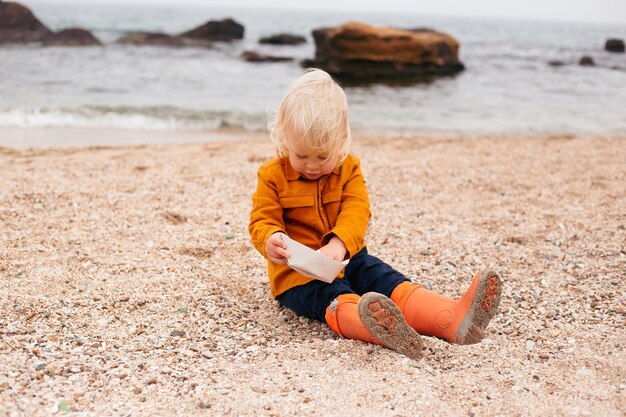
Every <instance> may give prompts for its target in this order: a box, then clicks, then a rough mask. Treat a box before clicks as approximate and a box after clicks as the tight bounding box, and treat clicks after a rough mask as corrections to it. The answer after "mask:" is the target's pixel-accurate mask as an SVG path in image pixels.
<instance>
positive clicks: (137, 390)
mask: <svg viewBox="0 0 626 417" xmlns="http://www.w3.org/2000/svg"><path fill="white" fill-rule="evenodd" d="M142 391H143V390H142V389H141V388H140V387H135V388H134V389H133V394H135V395H139V394H141V392H142Z"/></svg>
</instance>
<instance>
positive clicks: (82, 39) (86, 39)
mask: <svg viewBox="0 0 626 417" xmlns="http://www.w3.org/2000/svg"><path fill="white" fill-rule="evenodd" d="M43 44H44V46H99V45H102V42H100V41H99V40H98V38H96V37H95V36H94V35H93V34H92V33H91V32H89V31H88V30H85V29H81V28H69V29H64V30H61V31H59V32H56V33H51V34H49V35H46V36H44V38H43Z"/></svg>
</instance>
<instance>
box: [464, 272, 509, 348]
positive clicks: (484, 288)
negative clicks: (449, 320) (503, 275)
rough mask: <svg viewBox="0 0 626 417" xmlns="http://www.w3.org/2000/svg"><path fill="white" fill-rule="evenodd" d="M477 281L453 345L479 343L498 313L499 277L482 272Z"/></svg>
mask: <svg viewBox="0 0 626 417" xmlns="http://www.w3.org/2000/svg"><path fill="white" fill-rule="evenodd" d="M478 279H479V281H478V285H477V287H476V293H475V294H474V299H473V300H472V304H471V306H470V308H469V310H468V311H467V314H465V317H464V318H463V320H462V321H461V324H459V327H458V328H457V331H456V334H455V335H454V343H457V344H459V345H471V344H474V343H478V342H480V341H481V340H482V338H483V337H484V335H485V328H486V327H487V325H488V324H489V322H490V321H491V319H492V318H493V317H494V316H495V315H496V312H497V311H498V305H499V304H500V295H501V294H502V282H501V281H500V277H498V274H496V273H495V272H494V271H489V270H484V271H481V272H480V277H479V278H478Z"/></svg>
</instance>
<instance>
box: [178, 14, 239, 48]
mask: <svg viewBox="0 0 626 417" xmlns="http://www.w3.org/2000/svg"><path fill="white" fill-rule="evenodd" d="M243 32H244V27H243V25H241V24H239V23H237V22H235V21H234V20H233V19H224V20H211V21H209V22H207V23H205V24H204V25H201V26H198V27H197V28H195V29H192V30H190V31H187V32H184V33H181V34H180V36H184V37H187V38H199V39H205V40H211V41H225V42H228V41H232V40H235V39H243Z"/></svg>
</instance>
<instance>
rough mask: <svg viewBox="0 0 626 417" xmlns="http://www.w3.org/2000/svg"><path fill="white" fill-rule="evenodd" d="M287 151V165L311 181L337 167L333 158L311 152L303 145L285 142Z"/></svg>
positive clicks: (289, 141) (290, 140)
mask: <svg viewBox="0 0 626 417" xmlns="http://www.w3.org/2000/svg"><path fill="white" fill-rule="evenodd" d="M287 151H288V152H289V163H291V166H292V167H293V169H295V170H296V171H298V172H299V173H301V174H302V175H304V176H305V177H306V178H307V179H308V180H311V181H314V180H317V179H319V178H321V177H323V176H324V175H328V174H330V173H331V172H333V170H334V169H335V167H336V166H337V161H336V160H335V159H334V158H328V155H324V154H320V153H316V152H313V151H311V150H310V149H308V148H307V147H306V146H305V145H302V144H301V143H298V142H297V141H295V140H292V139H288V140H287Z"/></svg>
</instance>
